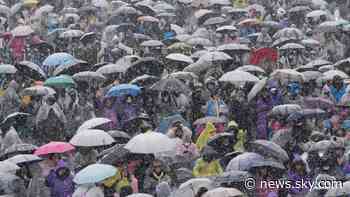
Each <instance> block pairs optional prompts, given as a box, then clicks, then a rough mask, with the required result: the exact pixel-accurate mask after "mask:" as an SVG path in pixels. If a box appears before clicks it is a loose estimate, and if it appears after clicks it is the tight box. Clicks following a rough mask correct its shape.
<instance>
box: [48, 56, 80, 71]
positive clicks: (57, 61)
mask: <svg viewBox="0 0 350 197" xmlns="http://www.w3.org/2000/svg"><path fill="white" fill-rule="evenodd" d="M72 62H73V63H74V62H75V58H74V57H73V56H72V55H71V54H68V53H54V54H52V55H50V56H48V57H47V58H46V59H45V60H44V62H43V65H44V66H46V67H54V68H56V67H58V66H60V65H70V64H72Z"/></svg>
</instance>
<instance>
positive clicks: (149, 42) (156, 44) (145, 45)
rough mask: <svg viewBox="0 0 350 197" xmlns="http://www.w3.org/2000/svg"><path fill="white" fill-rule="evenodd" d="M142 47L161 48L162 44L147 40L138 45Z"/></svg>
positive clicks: (157, 41)
mask: <svg viewBox="0 0 350 197" xmlns="http://www.w3.org/2000/svg"><path fill="white" fill-rule="evenodd" d="M140 46H143V47H162V46H164V44H163V43H162V42H161V41H159V40H147V41H144V42H142V43H141V44H140Z"/></svg>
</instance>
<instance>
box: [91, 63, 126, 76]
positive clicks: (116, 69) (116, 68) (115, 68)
mask: <svg viewBox="0 0 350 197" xmlns="http://www.w3.org/2000/svg"><path fill="white" fill-rule="evenodd" d="M129 67H130V65H126V64H107V65H104V66H102V67H101V68H99V69H97V70H96V72H98V73H101V74H104V75H106V74H113V73H125V72H126V70H127V69H128V68H129Z"/></svg>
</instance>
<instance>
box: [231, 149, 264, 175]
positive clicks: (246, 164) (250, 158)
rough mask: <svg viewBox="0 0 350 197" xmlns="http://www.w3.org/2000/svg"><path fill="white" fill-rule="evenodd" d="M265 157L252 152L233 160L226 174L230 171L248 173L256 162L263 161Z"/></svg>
mask: <svg viewBox="0 0 350 197" xmlns="http://www.w3.org/2000/svg"><path fill="white" fill-rule="evenodd" d="M263 160H264V157H263V156H261V155H259V154H257V153H252V152H245V153H242V154H241V155H238V156H237V157H235V158H233V159H232V160H231V161H230V163H229V164H228V165H227V166H226V170H225V171H226V172H230V171H237V170H239V171H248V170H249V169H250V168H252V165H253V163H254V162H256V161H263Z"/></svg>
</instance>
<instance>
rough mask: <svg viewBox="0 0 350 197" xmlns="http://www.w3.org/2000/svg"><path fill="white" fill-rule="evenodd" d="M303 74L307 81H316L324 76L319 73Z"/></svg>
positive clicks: (307, 72) (308, 72)
mask: <svg viewBox="0 0 350 197" xmlns="http://www.w3.org/2000/svg"><path fill="white" fill-rule="evenodd" d="M302 74H303V75H304V79H305V81H310V80H316V79H318V78H319V77H321V76H322V73H321V72H318V71H305V72H302Z"/></svg>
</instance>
